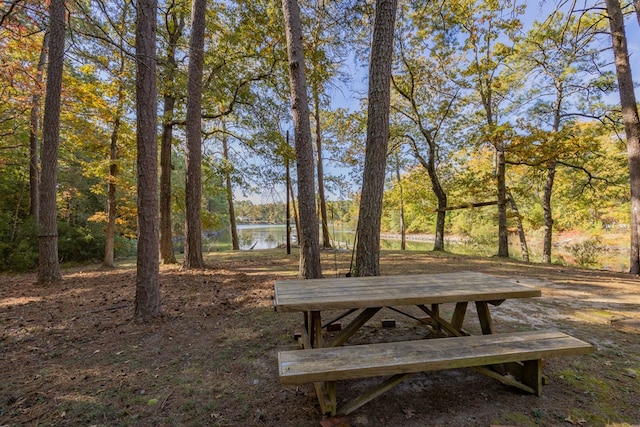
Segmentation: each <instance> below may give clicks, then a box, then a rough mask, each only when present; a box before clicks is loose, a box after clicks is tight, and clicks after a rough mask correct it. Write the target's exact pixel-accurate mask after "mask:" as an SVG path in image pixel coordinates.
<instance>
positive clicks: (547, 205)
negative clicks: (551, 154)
mask: <svg viewBox="0 0 640 427" xmlns="http://www.w3.org/2000/svg"><path fill="white" fill-rule="evenodd" d="M557 165H558V162H557V161H555V160H552V161H550V162H549V164H548V165H547V180H546V181H545V183H544V193H543V196H542V210H543V212H544V239H543V248H542V262H546V263H551V246H552V242H553V213H552V209H551V194H552V193H553V182H554V180H555V176H556V168H557Z"/></svg>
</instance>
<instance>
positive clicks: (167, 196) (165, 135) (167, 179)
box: [160, 93, 177, 264]
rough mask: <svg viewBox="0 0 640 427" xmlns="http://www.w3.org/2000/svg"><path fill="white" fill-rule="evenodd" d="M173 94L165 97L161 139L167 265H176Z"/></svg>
mask: <svg viewBox="0 0 640 427" xmlns="http://www.w3.org/2000/svg"><path fill="white" fill-rule="evenodd" d="M175 102H176V99H175V96H174V94H173V93H171V94H166V95H165V96H164V97H163V104H164V107H163V110H162V111H163V118H162V121H163V123H162V137H161V139H160V257H161V258H162V262H163V263H165V264H176V263H177V261H176V256H175V253H174V251H173V225H172V221H171V194H172V190H171V170H172V165H171V153H172V146H173V123H172V121H173V115H174V107H175Z"/></svg>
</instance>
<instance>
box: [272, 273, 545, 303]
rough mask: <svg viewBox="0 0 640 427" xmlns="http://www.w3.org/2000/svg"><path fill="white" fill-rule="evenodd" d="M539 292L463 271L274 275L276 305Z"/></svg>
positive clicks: (467, 298) (500, 297) (484, 298)
mask: <svg viewBox="0 0 640 427" xmlns="http://www.w3.org/2000/svg"><path fill="white" fill-rule="evenodd" d="M539 296H541V291H540V289H536V288H532V287H529V286H525V285H522V284H520V283H517V282H516V281H515V280H513V279H505V278H501V277H495V276H490V275H487V274H483V273H477V272H471V271H465V272H457V273H440V274H412V275H399V276H369V277H339V278H326V279H296V280H277V281H276V282H275V299H274V306H275V308H276V310H277V311H283V312H285V311H322V310H340V309H351V308H366V307H389V306H403V305H420V304H425V305H426V304H443V303H452V302H463V301H502V300H505V299H510V298H529V297H539Z"/></svg>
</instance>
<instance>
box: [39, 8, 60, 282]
mask: <svg viewBox="0 0 640 427" xmlns="http://www.w3.org/2000/svg"><path fill="white" fill-rule="evenodd" d="M64 33H65V2H64V0H52V1H51V3H50V5H49V34H50V36H49V37H50V40H49V43H50V45H49V65H48V67H47V84H46V95H45V101H44V118H43V139H42V172H41V176H40V194H39V200H40V201H39V215H38V225H39V228H40V231H39V259H38V282H39V283H52V282H57V281H59V280H60V279H62V273H61V271H60V263H59V260H58V223H57V217H58V208H57V204H56V187H57V183H58V173H57V172H58V146H59V143H60V96H61V93H62V72H63V63H64Z"/></svg>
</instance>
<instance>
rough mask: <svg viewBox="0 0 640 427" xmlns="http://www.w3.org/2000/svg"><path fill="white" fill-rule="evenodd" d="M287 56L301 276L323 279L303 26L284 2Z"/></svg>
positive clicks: (293, 4) (294, 5) (293, 0)
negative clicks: (296, 185) (296, 184)
mask: <svg viewBox="0 0 640 427" xmlns="http://www.w3.org/2000/svg"><path fill="white" fill-rule="evenodd" d="M282 11H283V14H284V22H285V33H286V37H287V56H288V59H289V87H290V89H291V111H292V115H293V126H294V132H295V151H296V162H297V172H298V208H299V209H300V228H299V229H298V243H299V245H300V268H299V272H298V275H299V276H300V277H301V278H305V279H314V278H318V277H322V267H321V265H320V244H319V241H318V240H319V230H318V220H317V218H318V216H317V214H316V200H315V185H314V177H313V175H314V174H313V171H314V167H313V141H312V140H311V123H310V122H309V102H308V100H307V83H306V78H305V66H304V51H303V46H302V25H301V22H300V9H299V7H298V2H297V0H282Z"/></svg>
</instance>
